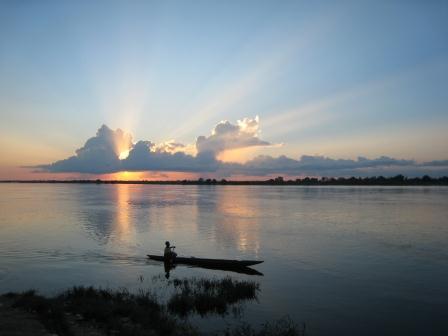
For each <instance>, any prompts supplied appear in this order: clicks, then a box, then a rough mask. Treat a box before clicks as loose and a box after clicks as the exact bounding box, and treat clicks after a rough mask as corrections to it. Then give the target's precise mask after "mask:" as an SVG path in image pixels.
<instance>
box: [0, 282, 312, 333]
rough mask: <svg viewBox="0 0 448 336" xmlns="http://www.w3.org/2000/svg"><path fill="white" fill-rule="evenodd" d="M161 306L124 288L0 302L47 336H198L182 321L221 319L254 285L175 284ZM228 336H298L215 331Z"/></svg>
mask: <svg viewBox="0 0 448 336" xmlns="http://www.w3.org/2000/svg"><path fill="white" fill-rule="evenodd" d="M168 285H170V286H172V287H173V293H172V295H171V296H170V297H169V298H168V299H167V301H166V302H160V301H159V300H158V299H157V298H156V296H155V295H154V294H153V293H151V292H150V291H142V290H141V291H139V292H138V293H130V292H128V291H127V290H125V289H121V290H110V289H101V288H93V287H73V288H71V289H68V290H66V291H64V292H62V293H61V294H59V295H57V296H54V297H44V296H41V295H39V294H38V293H36V292H35V291H27V292H23V293H9V294H5V295H4V296H3V297H4V298H7V299H8V300H10V301H11V302H12V307H13V308H19V309H22V310H24V311H27V312H30V313H32V314H34V315H35V316H36V317H37V318H38V319H39V320H40V321H41V322H42V324H43V325H44V326H45V328H47V330H49V331H50V332H52V333H56V334H58V335H61V336H64V335H66V336H76V335H78V334H79V333H78V332H77V330H79V326H80V325H83V327H85V326H86V325H87V326H88V328H89V329H90V330H95V331H96V334H99V335H125V336H126V335H135V336H140V335H187V336H188V335H202V334H203V333H202V332H201V330H198V329H197V328H195V327H193V326H192V325H191V324H189V322H188V320H187V319H186V317H187V316H188V315H190V314H198V315H200V316H202V317H205V316H206V315H208V314H218V315H224V314H227V313H228V312H229V309H231V308H232V307H233V308H234V307H235V306H237V305H239V304H241V303H242V302H244V301H248V300H256V299H257V295H258V292H259V290H260V289H259V285H258V284H257V283H255V282H252V281H236V280H233V279H231V278H224V279H220V280H216V279H215V280H209V279H196V278H191V279H181V280H179V279H176V280H172V281H170V282H168ZM216 334H217V335H228V336H237V335H240V336H246V335H247V336H257V335H260V336H262V335H263V336H268V335H271V336H276V335H287V336H295V335H303V334H304V331H303V330H299V329H298V328H297V326H296V325H294V323H292V322H291V321H289V320H281V321H276V322H274V323H266V324H264V325H263V326H262V327H261V328H258V329H257V330H255V329H254V328H253V327H252V326H250V325H242V326H238V327H235V328H233V329H226V330H223V331H221V332H217V333H216Z"/></svg>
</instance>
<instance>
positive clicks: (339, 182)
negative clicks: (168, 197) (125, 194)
mask: <svg viewBox="0 0 448 336" xmlns="http://www.w3.org/2000/svg"><path fill="white" fill-rule="evenodd" d="M0 183H68V184H70V183H73V184H156V185H157V184H162V185H300V186H448V176H443V177H430V176H427V175H425V176H422V177H412V178H408V177H406V176H403V175H396V176H393V177H383V176H373V177H348V178H347V177H337V178H334V177H321V178H316V177H304V178H298V179H285V178H283V177H282V176H278V177H276V178H274V179H268V180H248V181H235V180H226V179H220V180H216V179H204V178H200V179H198V180H165V181H164V180H159V181H148V180H101V179H96V180H0Z"/></svg>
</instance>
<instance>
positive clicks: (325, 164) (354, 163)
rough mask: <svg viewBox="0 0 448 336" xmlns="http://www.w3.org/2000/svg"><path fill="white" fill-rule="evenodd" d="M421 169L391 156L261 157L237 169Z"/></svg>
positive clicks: (338, 172)
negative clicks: (342, 157) (356, 157)
mask: <svg viewBox="0 0 448 336" xmlns="http://www.w3.org/2000/svg"><path fill="white" fill-rule="evenodd" d="M409 166H410V167H418V165H417V164H416V163H415V162H414V161H413V160H398V159H394V158H390V157H387V156H381V157H379V158H376V159H367V158H365V157H359V158H358V159H357V160H351V159H332V158H328V157H324V156H309V155H303V156H302V157H301V158H300V159H299V160H295V159H292V158H288V157H286V156H284V155H282V156H279V157H277V158H273V157H271V156H266V155H260V156H257V157H255V158H254V159H252V160H250V161H248V162H246V163H245V164H242V165H240V166H239V167H238V166H233V167H232V168H233V170H237V171H238V172H239V173H242V174H253V175H272V174H288V175H292V176H294V175H296V176H297V175H303V174H309V175H329V176H334V175H337V176H345V175H353V174H354V175H360V174H361V175H362V173H363V170H366V169H370V170H372V169H374V170H375V169H376V170H377V171H378V172H385V173H386V172H387V169H388V168H390V167H396V168H397V167H409Z"/></svg>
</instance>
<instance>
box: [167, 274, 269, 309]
mask: <svg viewBox="0 0 448 336" xmlns="http://www.w3.org/2000/svg"><path fill="white" fill-rule="evenodd" d="M172 283H173V285H174V288H176V289H177V291H178V292H177V293H175V294H174V295H173V296H172V297H171V298H170V299H169V300H168V304H167V306H168V309H169V311H170V312H172V313H175V314H177V315H179V316H183V317H184V316H187V315H188V314H190V313H198V314H199V315H201V316H205V315H206V314H209V313H215V314H220V315H224V314H227V313H228V310H229V307H231V306H232V305H234V304H236V303H238V302H240V301H245V300H256V299H257V293H258V292H259V290H260V288H259V285H258V283H255V282H253V281H235V280H233V279H231V278H230V277H227V278H224V279H221V280H216V279H213V280H210V279H197V278H192V279H183V280H173V282H172Z"/></svg>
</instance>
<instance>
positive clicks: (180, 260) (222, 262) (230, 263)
mask: <svg viewBox="0 0 448 336" xmlns="http://www.w3.org/2000/svg"><path fill="white" fill-rule="evenodd" d="M148 258H149V259H153V260H158V261H165V258H164V257H163V256H159V255H152V254H148ZM262 262H263V261H260V260H230V259H206V258H195V257H190V258H186V257H176V260H175V263H176V264H188V265H196V266H215V267H221V266H222V267H248V266H253V265H257V264H261V263H262Z"/></svg>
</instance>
